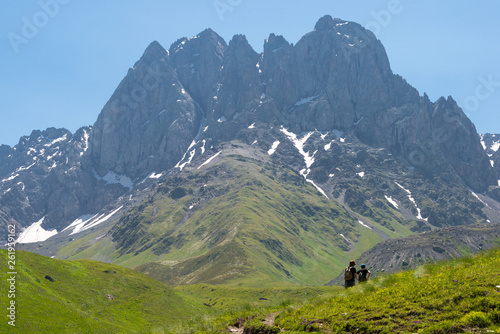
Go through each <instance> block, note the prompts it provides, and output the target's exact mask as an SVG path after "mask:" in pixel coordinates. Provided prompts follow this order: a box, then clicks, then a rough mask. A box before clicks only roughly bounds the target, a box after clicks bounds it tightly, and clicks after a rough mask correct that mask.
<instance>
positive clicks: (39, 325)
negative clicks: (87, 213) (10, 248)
mask: <svg viewBox="0 0 500 334" xmlns="http://www.w3.org/2000/svg"><path fill="white" fill-rule="evenodd" d="M0 256H1V257H0V258H1V261H0V263H1V264H2V268H6V267H7V265H6V257H7V256H6V252H5V251H1V254H0ZM16 260H17V261H16V270H17V273H18V274H17V281H16V284H17V285H16V290H17V294H16V299H15V300H16V305H17V321H16V327H15V329H14V328H12V327H11V326H8V325H7V321H2V322H0V332H2V333H77V332H78V333H85V332H87V333H142V332H149V329H151V330H157V329H161V328H164V327H169V326H171V325H173V324H179V323H184V322H187V321H189V320H190V319H191V318H192V317H197V316H202V315H203V314H204V312H207V307H206V306H203V305H202V304H201V303H198V302H196V301H193V300H191V298H189V297H184V296H182V295H180V294H179V293H178V292H176V291H174V290H172V289H171V288H170V287H169V286H167V285H165V284H163V283H161V282H158V281H155V280H153V279H151V278H150V277H147V276H145V275H143V274H141V273H138V272H136V271H133V270H130V269H126V268H123V267H119V266H116V265H110V264H106V263H102V262H97V261H90V260H83V261H63V260H55V259H50V258H47V257H44V256H40V255H37V254H33V253H29V252H24V251H18V252H17V253H16ZM5 271H6V270H5ZM5 275H6V274H4V275H2V281H1V283H0V287H1V291H4V292H5V293H2V295H1V296H0V300H1V301H2V305H7V303H8V302H9V301H8V300H7V293H6V291H7V286H6V282H7V281H6V277H4V276H5ZM46 275H50V277H52V278H53V279H54V282H50V281H49V280H48V279H46V278H45V276H46ZM108 295H111V296H113V298H114V299H112V300H111V299H109V298H108V297H107V296H108Z"/></svg>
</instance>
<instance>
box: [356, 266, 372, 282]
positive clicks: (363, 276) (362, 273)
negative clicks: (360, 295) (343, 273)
mask: <svg viewBox="0 0 500 334" xmlns="http://www.w3.org/2000/svg"><path fill="white" fill-rule="evenodd" d="M357 275H358V282H360V283H361V282H366V281H368V279H369V278H370V276H371V275H372V273H371V271H369V270H368V269H366V266H365V265H364V264H362V265H361V270H359V271H358V272H357Z"/></svg>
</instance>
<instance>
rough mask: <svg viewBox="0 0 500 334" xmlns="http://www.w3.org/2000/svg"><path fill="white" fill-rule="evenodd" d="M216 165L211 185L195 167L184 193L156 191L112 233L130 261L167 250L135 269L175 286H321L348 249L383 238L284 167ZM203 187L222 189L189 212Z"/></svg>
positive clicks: (247, 163)
mask: <svg viewBox="0 0 500 334" xmlns="http://www.w3.org/2000/svg"><path fill="white" fill-rule="evenodd" d="M217 168H218V169H217ZM215 169H216V170H215V171H214V170H211V171H210V173H211V174H212V175H213V174H214V173H215V174H217V175H225V176H224V177H223V178H221V179H219V180H213V179H212V180H209V181H206V184H207V186H205V187H203V188H207V189H203V188H202V189H200V190H199V189H197V188H196V187H197V186H196V185H197V184H199V183H200V180H201V179H205V180H207V179H208V178H209V177H208V176H207V174H206V173H202V172H200V173H196V174H195V176H194V177H193V178H192V180H186V182H184V183H183V188H185V189H186V196H184V197H183V198H181V199H178V200H173V199H172V198H171V197H169V196H165V195H164V194H161V193H158V194H157V195H156V196H155V197H154V198H153V199H151V201H150V203H149V205H148V206H145V207H142V208H138V209H137V210H136V212H133V213H131V214H130V215H129V217H128V218H127V219H126V220H124V221H123V223H122V225H121V226H119V227H118V230H117V231H115V236H116V237H118V238H120V239H122V240H123V241H122V245H121V246H122V248H121V250H122V251H123V254H122V255H121V256H122V257H121V258H122V259H123V258H127V261H130V260H131V257H134V256H140V255H139V254H141V251H152V252H153V253H157V254H164V255H163V256H162V258H161V260H160V261H157V262H162V263H163V264H158V263H149V264H145V265H142V266H139V267H138V268H137V269H139V270H140V271H142V272H145V273H147V274H148V275H151V276H152V277H155V278H157V279H160V280H162V281H165V282H168V283H169V284H173V285H176V284H186V283H198V282H206V283H210V284H221V283H225V284H227V283H228V282H230V281H231V282H232V283H233V284H245V285H253V286H261V285H262V284H264V285H266V284H267V285H268V284H271V283H273V282H282V283H283V282H289V283H302V284H324V283H326V282H328V281H329V280H330V279H331V277H332V276H336V273H337V272H339V271H340V270H341V268H342V267H343V265H344V263H345V262H346V261H347V260H348V259H349V257H350V256H352V255H356V254H354V253H352V254H350V253H346V252H347V251H349V249H352V248H355V249H356V251H357V252H362V251H363V250H366V249H368V248H370V247H373V246H374V245H375V244H376V243H378V242H380V241H381V240H382V239H381V238H380V237H379V236H378V235H376V234H375V232H373V231H370V230H368V229H366V228H364V227H362V226H361V225H360V224H359V223H357V220H356V219H354V218H353V217H352V216H351V215H350V214H349V213H348V212H347V211H346V210H345V209H344V208H342V207H341V206H340V205H339V204H338V203H336V202H334V201H328V200H326V199H325V198H324V197H323V196H321V194H319V193H318V192H317V191H316V190H315V188H314V187H312V186H311V185H308V184H307V183H306V182H305V181H304V179H303V178H302V177H300V176H298V175H297V174H295V173H294V172H292V171H290V170H288V169H287V168H284V167H283V168H277V167H276V166H273V165H271V164H265V165H257V163H256V162H252V161H250V160H245V161H241V157H240V158H239V160H238V159H230V158H229V159H226V164H225V165H224V166H218V167H215ZM201 191H204V192H209V191H212V192H218V193H220V194H219V195H218V196H216V197H215V198H213V199H211V200H209V201H208V202H206V203H203V204H201V205H200V207H199V208H198V210H196V211H194V212H193V213H192V214H189V210H188V209H187V207H189V206H190V205H192V203H198V202H199V199H198V196H200V194H199V192H201ZM153 212H154V213H155V214H154V215H153ZM184 217H187V219H185V218H184ZM183 219H185V221H184V220H183ZM166 231H171V234H169V233H170V232H168V233H166ZM340 234H343V235H344V236H345V237H346V238H347V239H349V241H350V242H352V243H353V244H350V242H347V241H346V240H345V239H344V238H343V237H342V236H341V235H340ZM166 235H168V236H166ZM359 241H363V243H362V244H358V242H359ZM353 246H356V247H353ZM132 254H134V255H133V256H132ZM120 261H121V260H120V259H118V260H117V262H116V263H120V264H122V265H128V263H127V262H120ZM311 272H314V273H315V275H311V274H310V273H311ZM176 273H177V274H176ZM332 273H335V274H332ZM280 284H281V283H280Z"/></svg>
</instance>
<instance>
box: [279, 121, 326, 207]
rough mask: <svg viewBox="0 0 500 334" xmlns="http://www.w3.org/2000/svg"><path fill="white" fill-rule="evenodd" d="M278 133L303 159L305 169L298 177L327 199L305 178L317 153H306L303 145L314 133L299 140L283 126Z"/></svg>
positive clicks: (321, 190)
mask: <svg viewBox="0 0 500 334" xmlns="http://www.w3.org/2000/svg"><path fill="white" fill-rule="evenodd" d="M280 131H281V132H283V133H284V134H285V135H286V136H287V138H288V139H289V140H290V141H291V142H292V143H293V145H294V146H295V148H296V149H297V150H298V151H299V153H300V154H301V155H302V157H304V162H305V164H306V168H304V169H302V170H301V171H300V175H302V176H303V177H304V179H305V180H306V181H307V182H309V183H311V184H312V185H313V186H314V187H315V188H316V189H317V190H318V191H319V192H320V193H321V194H322V195H323V196H325V197H326V198H328V196H327V195H326V193H325V192H324V191H323V189H321V188H320V187H319V186H318V185H317V184H316V183H314V181H312V180H310V179H308V178H307V176H308V175H309V173H310V172H311V169H310V167H311V165H312V164H313V163H314V156H315V155H316V153H317V152H318V151H317V150H316V151H314V152H313V154H312V155H310V154H309V151H308V152H306V151H304V145H305V143H306V142H307V140H308V139H309V138H310V137H311V135H312V134H313V133H314V131H311V132H308V133H306V134H305V135H304V136H303V137H302V138H301V139H299V138H298V137H297V135H296V134H295V133H293V132H290V131H288V130H287V129H285V128H284V127H283V126H281V129H280Z"/></svg>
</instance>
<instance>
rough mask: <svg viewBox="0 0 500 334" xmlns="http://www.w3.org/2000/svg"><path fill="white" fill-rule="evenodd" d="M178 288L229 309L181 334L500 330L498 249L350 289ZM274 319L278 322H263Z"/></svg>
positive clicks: (499, 252)
mask: <svg viewBox="0 0 500 334" xmlns="http://www.w3.org/2000/svg"><path fill="white" fill-rule="evenodd" d="M178 289H180V291H183V292H184V293H192V294H194V295H197V296H198V298H205V299H206V300H207V301H208V300H210V303H215V304H216V305H214V308H215V307H217V305H218V304H220V303H227V308H226V310H225V311H224V312H222V311H220V312H221V313H220V314H218V315H217V316H216V317H214V318H209V319H207V320H206V321H205V322H202V323H197V324H195V325H192V326H191V327H190V328H187V327H180V328H177V329H176V331H175V333H222V332H224V331H225V329H227V328H229V327H230V326H235V325H237V326H239V327H240V328H243V327H246V328H247V333H279V332H280V331H284V332H286V333H307V332H319V333H429V334H430V333H432V334H441V333H442V334H447V333H465V332H467V333H471V332H474V333H498V332H500V249H495V250H493V251H489V252H487V253H482V254H478V255H476V256H474V257H466V258H462V259H455V260H450V261H445V262H440V263H435V264H428V265H425V266H421V267H419V268H417V269H416V270H413V271H405V272H401V273H398V274H392V275H385V276H381V277H378V278H375V279H373V280H371V281H369V282H367V283H365V284H362V285H359V284H358V285H356V286H355V287H354V288H351V289H348V290H345V289H344V288H341V287H329V288H328V289H326V288H325V287H309V288H306V287H303V288H297V289H296V290H293V289H288V290H287V289H267V290H266V289H263V290H258V289H257V290H251V289H243V288H232V289H231V288H220V290H219V288H218V287H213V288H210V287H209V286H204V285H201V286H187V287H182V288H178ZM250 290H251V291H250ZM236 296H240V297H244V296H246V300H247V301H248V303H246V304H245V305H243V306H244V307H242V305H241V303H242V302H243V301H239V303H240V304H239V305H238V303H236V302H235V301H234V298H237V297H236ZM270 296H271V298H270V300H267V297H270ZM260 298H264V299H265V300H260ZM283 298H284V299H283ZM231 299H232V300H233V301H231ZM217 302H218V303H217ZM259 303H260V304H259ZM221 309H222V307H221ZM270 316H273V317H274V316H275V319H274V321H273V322H272V323H271V324H270V325H268V324H264V323H263V322H264V320H265V319H266V318H267V319H269V318H270ZM252 327H253V328H254V329H255V331H253V332H252V331H250V328H252ZM233 328H234V327H233ZM259 329H260V331H259ZM171 333H174V332H171Z"/></svg>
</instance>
